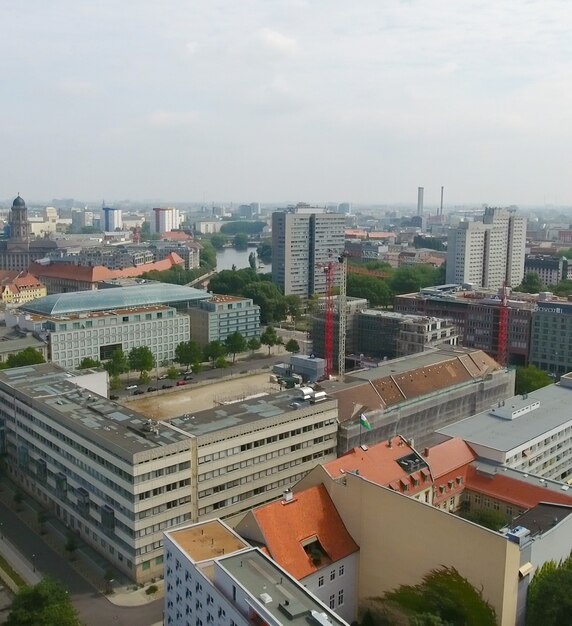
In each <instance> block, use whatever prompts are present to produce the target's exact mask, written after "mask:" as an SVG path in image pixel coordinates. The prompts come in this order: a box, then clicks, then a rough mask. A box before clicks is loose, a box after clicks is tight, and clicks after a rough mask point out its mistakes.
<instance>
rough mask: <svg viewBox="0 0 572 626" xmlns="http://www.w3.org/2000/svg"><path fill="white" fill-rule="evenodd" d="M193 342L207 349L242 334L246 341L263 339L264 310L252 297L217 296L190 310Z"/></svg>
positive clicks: (198, 302)
mask: <svg viewBox="0 0 572 626" xmlns="http://www.w3.org/2000/svg"><path fill="white" fill-rule="evenodd" d="M189 315H190V318H191V339H194V340H195V341H196V342H197V343H198V344H199V345H201V346H206V345H207V344H208V343H210V342H211V341H224V340H225V339H226V338H227V337H228V336H229V335H232V334H233V333H235V332H239V333H240V334H241V335H242V336H243V337H244V338H245V339H247V340H248V339H252V338H253V337H259V336H260V307H259V306H258V305H257V304H254V303H253V302H252V299H250V298H239V297H237V296H219V295H213V296H211V297H210V298H208V299H207V300H199V301H197V303H196V306H193V307H191V308H190V309H189Z"/></svg>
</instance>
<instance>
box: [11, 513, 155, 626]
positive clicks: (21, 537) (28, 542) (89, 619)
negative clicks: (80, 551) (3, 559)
mask: <svg viewBox="0 0 572 626" xmlns="http://www.w3.org/2000/svg"><path fill="white" fill-rule="evenodd" d="M0 523H1V524H2V534H3V535H6V536H7V537H8V539H9V540H10V542H11V543H12V544H13V545H14V546H15V547H16V548H18V550H19V551H20V552H21V553H22V554H25V555H31V554H34V555H35V558H34V565H35V566H36V567H37V568H38V569H39V570H40V571H41V572H43V573H44V574H47V575H49V576H51V577H52V578H54V579H56V580H59V581H60V582H61V583H62V584H63V585H64V586H65V587H66V588H67V589H68V590H69V593H70V596H71V599H72V602H73V604H74V606H75V608H76V609H77V610H78V613H79V616H80V619H81V620H82V623H83V624H85V625H86V626H101V624H105V625H106V626H108V625H109V626H150V625H151V624H155V623H157V622H160V621H161V620H162V616H163V601H162V600H156V601H154V602H150V603H148V604H146V605H144V606H136V607H120V606H116V605H114V604H111V602H109V600H107V598H105V596H103V595H102V594H101V593H100V592H99V591H98V590H97V589H95V587H92V586H91V585H90V584H89V583H88V582H87V581H86V580H84V579H83V578H82V577H81V576H79V575H78V573H77V572H76V571H75V570H74V569H73V568H72V567H71V565H70V564H69V563H68V562H67V561H66V559H65V558H64V557H62V556H60V555H59V554H58V553H57V552H55V551H54V550H52V549H51V548H50V547H49V546H48V545H46V544H45V543H44V542H43V541H42V539H41V537H40V536H38V535H36V534H35V533H34V532H33V531H32V530H30V529H29V528H28V527H27V526H26V525H25V524H23V523H22V522H21V521H20V520H19V518H18V516H17V515H16V514H15V513H13V512H12V511H10V510H9V509H8V508H6V506H4V505H3V504H0Z"/></svg>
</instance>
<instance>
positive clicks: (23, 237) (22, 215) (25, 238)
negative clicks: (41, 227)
mask: <svg viewBox="0 0 572 626" xmlns="http://www.w3.org/2000/svg"><path fill="white" fill-rule="evenodd" d="M8 222H9V224H10V241H11V242H13V243H14V244H28V243H29V242H30V224H29V222H28V207H27V206H26V203H25V202H24V200H23V199H22V198H21V197H20V194H18V197H17V198H14V202H12V209H11V210H10V217H9V218H8Z"/></svg>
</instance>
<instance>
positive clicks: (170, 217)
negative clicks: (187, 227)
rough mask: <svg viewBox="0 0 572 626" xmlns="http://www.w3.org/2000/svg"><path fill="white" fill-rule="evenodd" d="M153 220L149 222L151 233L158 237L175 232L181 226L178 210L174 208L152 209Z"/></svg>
mask: <svg viewBox="0 0 572 626" xmlns="http://www.w3.org/2000/svg"><path fill="white" fill-rule="evenodd" d="M153 213H154V215H153V219H152V220H151V233H154V234H157V235H160V234H161V233H168V232H171V231H172V230H177V229H178V228H179V227H180V225H181V216H180V214H179V209H175V208H174V207H166V208H161V207H158V208H154V209H153Z"/></svg>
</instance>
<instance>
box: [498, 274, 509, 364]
mask: <svg viewBox="0 0 572 626" xmlns="http://www.w3.org/2000/svg"><path fill="white" fill-rule="evenodd" d="M497 361H498V363H499V365H502V366H503V367H506V366H507V365H508V297H507V293H506V281H505V282H504V283H503V285H502V291H501V302H500V308H499V332H498V344H497Z"/></svg>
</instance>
